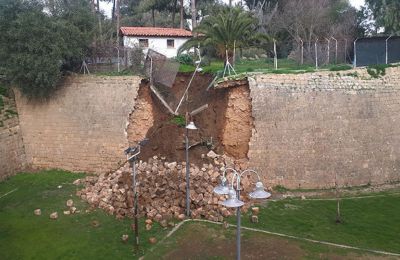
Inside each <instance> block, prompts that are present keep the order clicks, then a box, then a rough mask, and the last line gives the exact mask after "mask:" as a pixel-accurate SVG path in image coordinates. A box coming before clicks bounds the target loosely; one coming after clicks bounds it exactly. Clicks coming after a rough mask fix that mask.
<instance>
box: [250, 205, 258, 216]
mask: <svg viewBox="0 0 400 260" xmlns="http://www.w3.org/2000/svg"><path fill="white" fill-rule="evenodd" d="M251 212H252V213H253V215H258V213H260V208H259V207H252V208H251Z"/></svg>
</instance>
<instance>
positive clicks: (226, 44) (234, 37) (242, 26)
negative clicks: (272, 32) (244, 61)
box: [179, 7, 268, 59]
mask: <svg viewBox="0 0 400 260" xmlns="http://www.w3.org/2000/svg"><path fill="white" fill-rule="evenodd" d="M256 22H257V21H256V20H255V19H254V18H253V17H252V16H251V14H250V13H249V12H246V11H244V10H243V9H241V8H239V7H235V8H228V7H223V8H222V9H221V10H220V11H218V12H217V13H216V14H213V15H210V16H208V17H206V18H204V19H203V21H202V22H201V23H200V25H199V26H198V27H197V28H196V29H195V30H194V32H195V33H196V36H195V37H193V38H192V39H190V40H189V41H187V42H186V43H185V44H184V45H183V46H182V47H181V48H180V49H179V52H182V51H184V50H189V49H190V48H193V47H197V46H198V45H200V46H212V47H214V48H215V50H216V51H217V54H218V55H219V57H221V58H226V53H227V54H228V58H229V59H231V58H232V56H233V50H234V47H236V48H244V47H246V46H249V45H251V44H252V43H254V42H256V41H259V40H267V39H268V37H267V36H266V35H264V34H260V33H258V32H257V27H256V24H257V23H256Z"/></svg>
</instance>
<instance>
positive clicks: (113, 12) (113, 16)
mask: <svg viewBox="0 0 400 260" xmlns="http://www.w3.org/2000/svg"><path fill="white" fill-rule="evenodd" d="M114 20H115V0H113V7H112V14H111V21H112V22H114Z"/></svg>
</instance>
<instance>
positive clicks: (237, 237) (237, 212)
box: [236, 189, 241, 260]
mask: <svg viewBox="0 0 400 260" xmlns="http://www.w3.org/2000/svg"><path fill="white" fill-rule="evenodd" d="M236 193H237V197H238V199H240V189H238V190H237V191H236ZM236 222H237V223H236V259H237V260H240V249H241V248H240V246H241V245H240V244H241V243H240V225H241V219H240V207H237V208H236Z"/></svg>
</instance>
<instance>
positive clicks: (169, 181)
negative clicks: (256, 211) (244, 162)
mask: <svg viewBox="0 0 400 260" xmlns="http://www.w3.org/2000/svg"><path fill="white" fill-rule="evenodd" d="M211 156H212V157H213V158H211V159H212V160H211V162H210V163H208V164H203V165H201V166H199V165H194V164H191V165H190V173H191V175H190V176H191V177H190V178H191V180H190V183H191V184H190V185H191V188H190V208H191V217H192V218H206V219H209V220H213V221H222V220H223V218H224V217H227V216H230V215H232V214H233V213H234V212H233V211H232V209H229V208H225V207H223V206H221V202H222V201H223V200H225V196H220V195H217V194H215V193H214V192H213V189H214V188H215V187H216V186H217V185H218V184H219V183H220V177H221V175H222V173H223V172H224V170H225V165H232V167H235V165H234V164H233V161H232V160H231V158H229V157H226V156H218V155H216V154H212V155H211ZM185 166H186V164H185V163H184V162H182V163H180V162H179V163H177V162H167V161H166V160H165V157H163V158H158V157H157V156H154V157H153V158H150V159H149V160H148V161H146V162H143V161H139V162H138V163H137V167H136V168H137V183H138V186H137V188H138V193H139V203H138V204H139V212H140V215H141V216H146V217H147V218H150V219H153V220H156V221H161V220H168V219H171V218H173V217H174V218H180V219H182V218H184V216H185V215H184V214H185V209H186V200H185V199H186V195H185V194H186V179H185V173H186V167H185ZM238 167H239V166H238V165H236V168H238ZM228 176H230V175H228ZM252 178H254V176H253V177H252V176H250V175H245V176H243V179H242V184H243V186H242V188H243V191H242V193H241V199H242V200H244V201H246V204H245V206H243V211H244V212H246V211H247V210H248V209H249V207H250V206H251V205H252V203H254V201H250V200H249V198H248V197H247V194H248V192H250V191H252V189H253V186H252V185H251V183H253V182H254V181H255V180H254V179H252ZM80 182H81V183H83V184H85V188H84V189H83V190H80V191H78V192H77V195H78V196H80V197H81V198H82V199H84V200H87V201H88V202H89V203H90V204H92V205H93V206H95V207H99V208H102V209H104V210H105V211H106V212H108V213H109V214H112V215H115V216H116V217H117V218H123V217H126V216H128V217H132V214H133V206H134V202H133V197H134V196H133V189H132V170H131V168H130V165H129V164H126V165H125V166H123V167H121V168H120V169H119V170H117V171H115V172H113V173H109V174H102V175H100V176H98V177H93V176H90V177H87V178H85V179H82V180H80Z"/></svg>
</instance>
